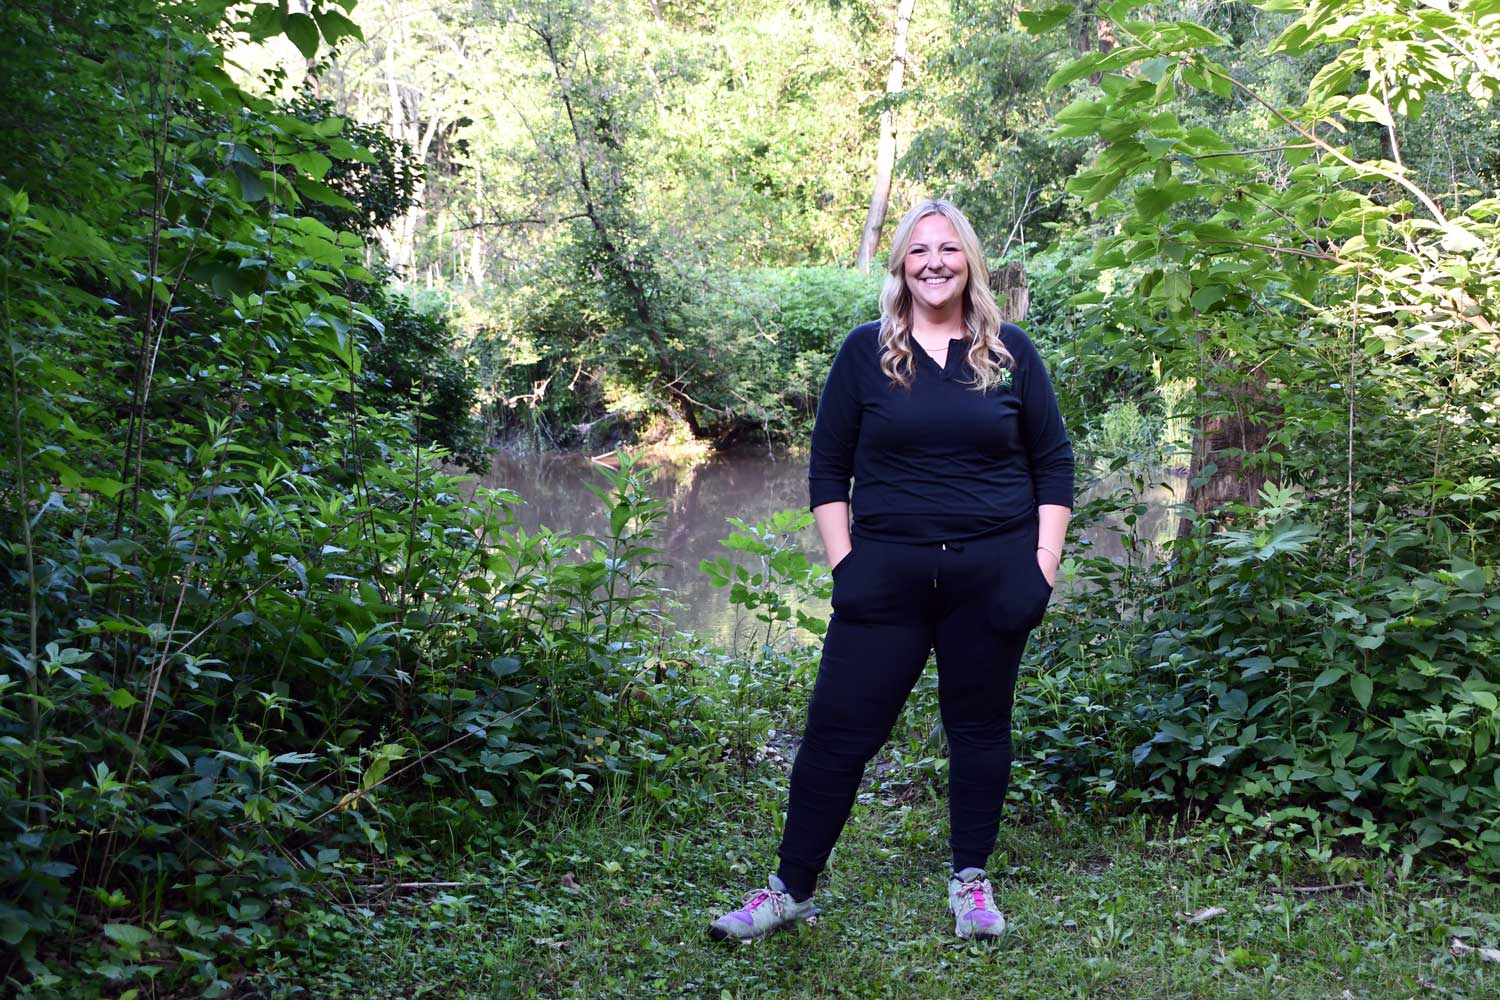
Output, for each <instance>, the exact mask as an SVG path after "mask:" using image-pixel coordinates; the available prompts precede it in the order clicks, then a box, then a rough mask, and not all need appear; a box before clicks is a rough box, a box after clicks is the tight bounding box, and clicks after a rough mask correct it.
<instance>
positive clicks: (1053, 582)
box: [1036, 549, 1057, 587]
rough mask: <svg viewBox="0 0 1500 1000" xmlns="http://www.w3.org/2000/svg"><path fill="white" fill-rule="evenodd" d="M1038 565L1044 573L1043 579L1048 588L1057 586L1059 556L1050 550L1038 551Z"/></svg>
mask: <svg viewBox="0 0 1500 1000" xmlns="http://www.w3.org/2000/svg"><path fill="white" fill-rule="evenodd" d="M1036 565H1037V568H1038V569H1040V570H1041V571H1042V577H1043V579H1045V580H1046V581H1047V586H1049V587H1056V586H1057V556H1055V555H1053V554H1052V553H1051V551H1050V550H1048V549H1037V550H1036Z"/></svg>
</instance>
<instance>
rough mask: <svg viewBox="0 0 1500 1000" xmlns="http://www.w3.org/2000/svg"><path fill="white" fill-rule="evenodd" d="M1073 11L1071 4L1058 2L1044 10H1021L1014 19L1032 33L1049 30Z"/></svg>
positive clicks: (1037, 33)
mask: <svg viewBox="0 0 1500 1000" xmlns="http://www.w3.org/2000/svg"><path fill="white" fill-rule="evenodd" d="M1072 13H1073V5H1072V4H1070V3H1060V4H1057V5H1056V6H1053V7H1048V8H1047V9H1046V10H1023V11H1020V12H1019V13H1017V14H1016V20H1018V21H1020V22H1021V27H1023V28H1025V29H1026V30H1027V32H1029V33H1030V34H1033V35H1040V34H1042V33H1043V32H1046V31H1051V30H1052V29H1053V28H1055V27H1057V26H1058V25H1059V24H1062V23H1063V22H1064V21H1066V20H1067V19H1068V15H1070V14H1072Z"/></svg>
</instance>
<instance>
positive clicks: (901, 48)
mask: <svg viewBox="0 0 1500 1000" xmlns="http://www.w3.org/2000/svg"><path fill="white" fill-rule="evenodd" d="M915 6H916V0H900V2H899V3H898V4H897V5H896V23H895V31H894V39H895V40H894V43H893V45H892V50H893V54H892V56H891V69H890V74H889V75H888V76H887V77H886V81H885V103H884V105H883V106H882V107H881V109H880V145H879V147H878V150H877V152H876V155H875V189H874V191H873V192H871V194H870V209H869V211H868V212H867V213H866V214H865V226H864V230H863V231H862V232H861V234H860V239H859V253H858V255H857V256H856V257H855V260H854V266H855V267H857V268H859V269H860V270H861V271H864V272H865V273H866V274H868V273H869V272H870V263H871V262H872V261H873V260H874V259H875V250H876V248H877V247H878V246H879V244H880V230H881V229H882V228H883V227H884V226H885V212H886V206H887V204H888V203H889V202H890V198H891V172H892V171H893V170H894V169H895V166H896V101H897V99H898V98H899V97H900V96H901V81H902V78H903V76H904V75H905V73H906V33H907V28H908V27H909V26H910V25H911V16H912V9H913V8H914V7H915Z"/></svg>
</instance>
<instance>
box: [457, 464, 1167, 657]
mask: <svg viewBox="0 0 1500 1000" xmlns="http://www.w3.org/2000/svg"><path fill="white" fill-rule="evenodd" d="M603 482H604V480H603V478H602V477H601V476H600V474H599V471H598V469H597V468H596V467H595V466H594V465H593V464H592V462H591V461H590V460H589V458H588V456H586V455H574V454H544V455H519V456H518V455H511V454H498V455H496V456H495V458H494V461H493V463H492V465H491V467H490V470H489V472H488V473H487V474H486V475H485V476H484V477H483V478H482V479H481V483H482V485H484V486H491V487H503V488H505V489H509V490H513V491H515V492H516V493H518V494H519V495H520V496H521V498H522V500H523V501H524V503H523V505H522V506H521V507H520V508H519V510H518V511H517V512H516V517H517V520H519V521H520V522H521V524H522V525H523V526H524V527H525V528H526V529H527V530H529V531H534V530H535V529H537V528H539V527H541V526H543V525H545V526H546V527H548V528H551V529H553V530H554V531H559V532H567V533H575V534H606V533H607V531H608V527H609V525H608V523H607V521H606V518H605V516H604V511H603V509H602V508H601V506H600V504H599V502H598V499H597V498H596V497H595V496H594V495H593V494H592V493H591V492H589V489H588V487H589V486H590V485H595V486H597V485H601V484H602V483H603ZM1127 485H1128V480H1127V478H1126V476H1125V474H1124V473H1117V474H1115V475H1114V476H1112V477H1111V478H1110V479H1108V480H1105V481H1103V482H1101V483H1100V484H1098V485H1096V486H1094V487H1093V488H1091V489H1090V490H1089V491H1088V492H1087V493H1086V494H1085V495H1084V496H1083V497H1082V498H1080V499H1081V500H1086V499H1088V498H1090V497H1093V496H1098V495H1103V494H1107V493H1111V492H1113V491H1115V490H1118V489H1120V488H1122V487H1125V486H1127ZM651 489H652V492H653V494H654V495H655V496H657V497H658V498H659V499H660V500H661V501H662V502H663V503H664V504H665V505H666V509H667V517H666V519H665V520H664V521H663V522H662V534H661V537H660V539H659V540H658V547H659V548H660V550H661V551H660V555H659V558H660V559H661V560H662V561H663V562H664V563H665V565H664V566H662V568H661V570H660V571H659V574H658V577H659V579H660V580H661V582H662V583H663V584H664V585H665V586H666V587H668V588H669V589H670V590H672V591H673V593H674V594H676V596H677V600H678V602H680V604H681V607H679V608H677V609H675V612H674V615H673V618H674V621H675V623H676V624H677V626H678V627H679V628H681V629H684V630H691V631H695V632H702V633H706V634H709V635H712V636H713V637H714V638H715V640H716V641H718V642H720V643H722V644H724V645H734V643H735V639H736V636H737V635H739V634H741V626H742V625H743V624H744V623H742V622H738V621H737V620H736V616H735V613H734V609H733V608H731V606H730V604H729V592H728V590H727V589H718V588H715V587H712V586H710V585H709V583H708V578H707V577H706V576H705V575H704V574H703V573H702V572H701V571H700V570H699V569H698V564H699V562H701V561H702V560H704V559H716V558H718V557H719V556H722V555H725V554H726V552H727V550H726V549H724V548H723V547H722V546H721V545H719V541H720V540H721V539H723V538H724V537H725V536H726V535H728V534H729V525H728V523H727V521H726V519H727V518H730V517H738V518H741V519H743V520H745V521H748V522H751V523H754V522H756V521H760V520H764V519H766V518H768V517H770V516H771V514H773V513H775V512H776V511H778V510H785V509H787V508H799V509H800V508H803V507H805V506H806V504H807V463H806V459H805V458H801V457H796V456H774V455H768V454H767V453H766V452H765V451H763V450H756V451H741V452H732V453H728V454H721V455H717V456H715V457H714V458H711V459H709V460H708V461H705V462H700V463H697V464H694V465H672V464H666V463H661V464H657V465H656V466H655V471H654V474H653V478H652V485H651ZM1175 501H1176V497H1175V496H1174V490H1173V489H1172V487H1171V486H1169V485H1156V486H1153V487H1150V488H1149V489H1147V491H1146V492H1145V493H1144V494H1142V495H1141V497H1140V503H1142V504H1143V509H1142V510H1141V511H1140V513H1139V514H1138V522H1137V525H1136V532H1137V536H1138V537H1139V538H1140V539H1143V540H1145V542H1146V543H1147V544H1146V546H1145V548H1144V550H1142V551H1140V552H1137V553H1136V554H1135V556H1134V558H1135V559H1136V561H1137V564H1140V563H1141V562H1142V561H1147V562H1149V561H1150V560H1151V559H1153V558H1154V557H1155V554H1156V551H1155V550H1156V549H1157V545H1158V544H1159V543H1160V541H1162V540H1165V538H1166V537H1169V536H1170V535H1171V533H1172V531H1173V530H1174V528H1175V525H1176V521H1175V519H1174V518H1173V517H1172V516H1171V513H1170V510H1169V508H1170V505H1171V504H1173V503H1174V502H1175ZM1085 538H1086V539H1087V541H1088V543H1089V545H1090V547H1091V548H1092V550H1093V551H1094V553H1095V554H1097V555H1101V556H1104V557H1105V558H1109V559H1112V560H1117V561H1121V562H1123V561H1124V559H1125V558H1126V548H1125V546H1124V545H1123V544H1122V542H1121V539H1120V536H1119V535H1118V534H1117V533H1116V532H1114V531H1109V530H1103V529H1096V530H1093V531H1090V532H1088V533H1087V534H1086V535H1085ZM798 541H799V543H800V544H801V545H802V547H803V549H804V550H805V551H806V552H807V553H808V554H809V556H810V557H813V558H818V559H821V558H822V546H821V544H820V543H819V542H818V537H817V533H816V532H815V531H814V530H813V529H812V528H808V529H807V530H806V531H805V532H804V533H803V534H802V536H801V537H800V538H799V539H798Z"/></svg>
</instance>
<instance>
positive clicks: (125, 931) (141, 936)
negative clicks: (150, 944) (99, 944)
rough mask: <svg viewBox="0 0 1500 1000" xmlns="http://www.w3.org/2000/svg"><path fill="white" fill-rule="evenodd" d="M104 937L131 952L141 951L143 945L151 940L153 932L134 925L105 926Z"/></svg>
mask: <svg viewBox="0 0 1500 1000" xmlns="http://www.w3.org/2000/svg"><path fill="white" fill-rule="evenodd" d="M104 936H105V937H107V938H109V939H110V940H111V941H113V942H115V943H116V944H118V945H121V946H122V947H125V948H128V949H130V950H131V951H139V950H140V947H141V945H143V944H145V943H146V942H147V941H150V940H151V932H150V931H148V930H146V929H145V928H144V927H137V926H135V925H134V924H105V925H104Z"/></svg>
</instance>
